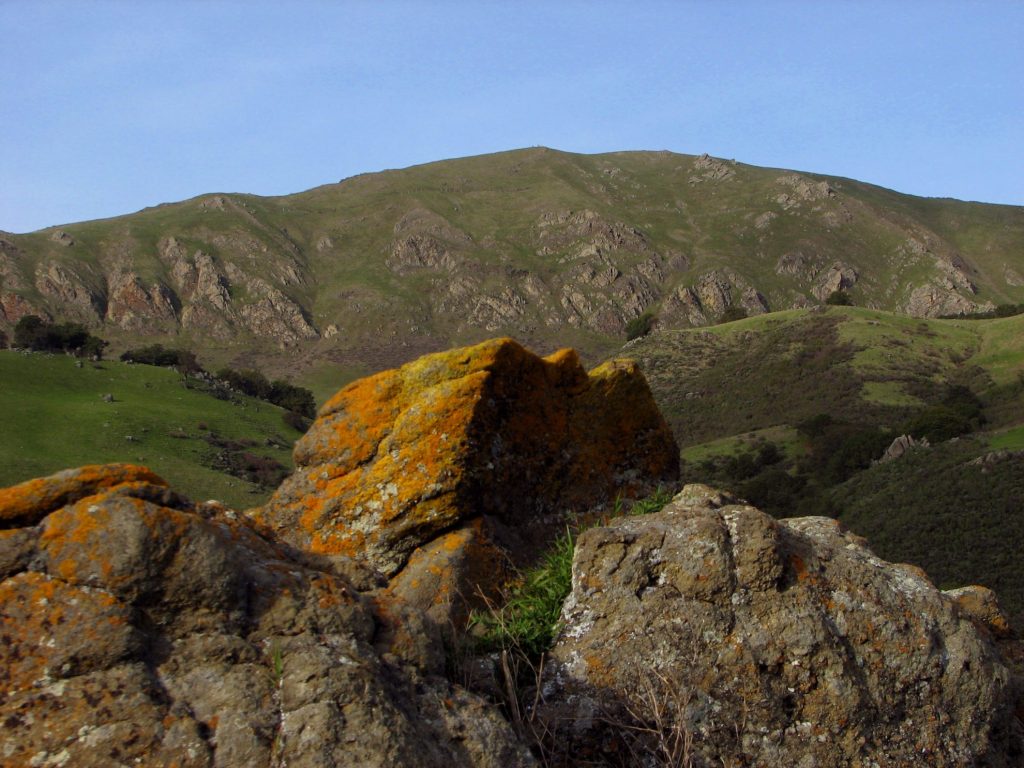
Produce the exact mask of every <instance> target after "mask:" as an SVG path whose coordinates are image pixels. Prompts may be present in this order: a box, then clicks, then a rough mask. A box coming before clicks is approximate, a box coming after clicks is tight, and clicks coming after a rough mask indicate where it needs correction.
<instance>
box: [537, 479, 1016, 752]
mask: <svg viewBox="0 0 1024 768" xmlns="http://www.w3.org/2000/svg"><path fill="white" fill-rule="evenodd" d="M732 501H733V500H731V499H728V498H725V497H723V496H722V495H720V494H718V493H716V492H714V491H712V490H711V489H708V488H705V487H703V486H687V488H685V489H684V491H683V492H682V493H681V494H680V495H679V496H677V497H676V499H675V500H674V501H673V503H672V504H670V505H669V506H668V507H666V508H665V509H664V510H663V511H662V512H660V513H658V514H655V515H650V516H646V517H634V518H622V519H617V520H614V521H612V522H611V523H609V524H608V525H607V526H606V527H601V528H595V529H591V530H589V531H587V532H585V533H583V534H582V535H581V536H580V537H579V541H578V546H577V550H576V555H575V559H574V563H573V588H572V593H571V595H570V596H569V598H568V600H567V601H566V603H565V606H564V609H563V614H562V618H563V621H564V627H563V629H562V631H561V635H560V637H559V639H558V641H557V644H556V646H555V648H554V650H553V652H552V654H551V658H550V660H549V662H548V664H547V666H546V671H545V678H544V684H543V686H542V693H543V698H544V703H543V704H542V705H541V707H540V709H539V712H537V716H538V717H539V719H540V721H541V722H542V723H544V727H543V728H542V729H541V730H544V731H545V732H547V733H548V734H554V737H553V738H549V742H550V744H551V746H550V750H549V751H550V753H551V754H552V762H554V763H556V764H557V763H558V762H559V761H562V762H564V763H565V764H574V763H577V762H579V761H588V760H589V761H593V763H591V762H587V764H588V765H589V764H621V763H622V762H626V763H630V762H633V763H637V762H638V761H639V756H640V755H654V754H659V755H660V756H661V757H662V758H663V759H664V760H666V761H668V762H666V763H665V764H679V765H696V766H712V765H714V766H718V765H734V766H800V767H803V766H807V767H808V768H809V767H810V766H816V767H817V768H831V767H833V766H834V767H835V768H840V767H843V768H845V767H846V766H862V767H863V768H867V766H886V767H889V766H891V767H896V766H901V767H902V766H922V767H923V766H929V767H936V766H975V765H986V766H1005V767H1006V768H1009V766H1020V765H1024V729H1022V724H1021V721H1020V714H1021V712H1024V710H1022V709H1020V708H1019V707H1020V705H1021V703H1022V700H1021V698H1020V688H1019V682H1020V681H1019V679H1015V678H1014V677H1013V676H1012V674H1011V672H1010V671H1009V670H1008V669H1007V667H1006V665H1005V664H1004V662H1003V660H1002V659H1001V657H1000V656H999V654H998V652H997V651H996V650H995V646H994V644H993V634H998V633H1000V632H1002V631H1003V630H1005V629H1006V626H1005V619H1004V618H1001V617H1000V614H999V611H998V607H996V606H995V605H994V602H993V600H992V597H991V593H990V592H988V591H987V590H977V589H975V590H968V591H967V592H963V591H960V592H957V593H954V594H952V595H947V594H944V593H942V592H940V591H939V590H937V589H936V588H935V587H934V586H933V585H932V584H931V582H929V581H928V579H927V577H926V576H925V575H924V574H923V573H922V572H921V571H920V570H919V569H916V568H913V567H911V566H904V565H893V564H890V563H886V562H883V561H881V560H879V559H878V558H877V557H875V556H874V555H873V554H872V553H871V552H870V551H869V550H868V549H867V548H866V546H865V543H864V541H863V540H862V539H860V538H858V537H856V536H853V535H851V534H849V533H846V532H844V531H843V530H842V529H841V528H840V526H839V525H838V524H837V523H836V522H835V521H833V520H831V519H828V518H816V517H810V518H801V519H792V520H782V521H776V520H774V519H772V518H771V517H769V516H768V515H765V514H763V513H761V512H759V511H758V510H756V509H753V508H751V507H748V506H744V505H741V504H737V503H732ZM1015 707H1018V709H1017V713H1016V714H1015V712H1014V708H1015ZM671 760H677V761H678V762H671Z"/></svg>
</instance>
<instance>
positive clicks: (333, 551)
mask: <svg viewBox="0 0 1024 768" xmlns="http://www.w3.org/2000/svg"><path fill="white" fill-rule="evenodd" d="M295 464H296V467H297V470H296V472H295V474H293V475H292V476H291V477H290V478H288V479H287V480H286V481H285V482H284V483H283V484H282V485H281V487H280V488H279V489H278V490H277V492H276V493H275V494H274V496H273V497H272V498H271V500H270V501H269V502H268V503H267V505H266V506H265V507H263V508H262V509H260V510H257V511H255V512H254V514H255V516H256V518H257V519H258V520H259V521H260V522H261V523H263V524H265V525H266V526H267V527H268V528H270V529H271V530H273V531H274V532H275V534H276V535H278V536H280V537H281V538H282V539H284V540H285V541H288V542H289V543H291V544H292V545H293V546H295V547H296V548H298V549H301V550H305V551H310V552H313V553H316V554H319V555H326V556H333V555H338V554H341V555H345V556H348V557H353V558H356V559H357V560H360V561H363V562H365V563H367V564H368V565H371V566H372V567H374V568H376V569H378V570H380V571H381V572H382V573H384V574H385V575H387V576H393V575H394V574H395V573H396V572H398V571H399V570H401V569H402V567H403V566H404V565H405V563H406V561H407V560H408V559H409V557H410V555H411V554H412V553H413V552H414V550H416V549H417V548H418V547H424V546H431V542H434V541H435V540H437V539H442V540H443V541H445V542H447V544H446V545H445V546H446V547H447V548H448V549H449V550H451V549H455V550H461V549H462V548H463V547H469V546H477V545H480V546H486V543H485V542H487V541H493V543H494V544H496V545H497V546H499V547H500V548H501V549H502V550H503V551H505V552H507V553H508V556H509V557H511V558H512V560H513V562H516V563H523V562H526V561H528V560H529V559H530V558H531V557H532V556H534V555H535V553H536V552H537V551H539V549H540V548H541V547H542V546H543V543H544V542H546V541H549V540H550V539H551V536H552V533H553V532H558V531H561V530H563V529H564V526H565V524H566V522H567V521H568V520H571V519H572V516H573V514H579V513H583V512H586V511H587V510H589V509H590V508H592V507H594V506H597V505H602V504H607V503H608V502H609V501H610V500H611V499H613V498H614V497H615V496H616V495H617V494H623V495H625V496H631V497H635V496H638V495H642V494H644V493H648V492H650V491H652V490H654V488H655V487H656V486H657V485H658V484H659V483H671V482H674V481H675V480H676V478H677V476H678V471H679V450H678V448H677V447H676V444H675V439H674V438H673V437H672V433H671V430H670V429H669V427H668V425H667V424H666V423H665V420H664V419H663V418H662V417H661V414H660V413H659V412H658V408H657V406H656V405H655V403H654V399H653V398H652V397H651V393H650V390H649V389H648V387H647V382H646V381H645V380H644V378H643V375H642V374H641V373H640V372H639V370H638V369H637V367H636V365H635V364H634V363H632V362H631V361H625V360H621V361H612V362H609V363H605V364H604V365H602V366H600V367H599V368H597V369H595V370H594V371H591V373H590V374H589V375H588V374H587V372H586V371H585V370H584V369H583V367H582V366H581V365H580V362H579V358H578V357H577V355H576V353H575V352H574V351H572V350H562V351H561V352H558V353H556V354H554V355H551V356H550V357H547V358H539V357H537V356H536V355H534V354H532V353H530V352H528V351H527V350H525V349H524V348H523V347H521V346H520V345H519V344H517V343H516V342H515V341H512V340H511V339H496V340H493V341H489V342H485V343H483V344H479V345H477V346H474V347H468V348H464V349H456V350H452V351H449V352H443V353H438V354H435V355H428V356H426V357H423V358H420V359H419V360H417V361H415V362H413V363H410V364H408V365H406V366H404V367H402V368H400V369H397V370H392V371H384V372H383V373H380V374H377V375H376V376H371V377H369V378H366V379H362V380H360V381H357V382H355V383H353V384H351V385H349V386H348V387H345V388H344V389H342V390H341V391H340V392H338V394H336V395H335V396H334V397H333V398H331V399H330V400H328V401H327V403H325V404H324V406H323V407H322V408H321V409H320V414H319V418H318V419H317V421H316V422H315V423H314V424H313V426H312V427H311V428H310V430H309V432H307V434H306V435H305V436H304V437H303V438H302V439H301V440H299V442H298V443H297V444H296V446H295ZM473 542H476V543H477V544H473Z"/></svg>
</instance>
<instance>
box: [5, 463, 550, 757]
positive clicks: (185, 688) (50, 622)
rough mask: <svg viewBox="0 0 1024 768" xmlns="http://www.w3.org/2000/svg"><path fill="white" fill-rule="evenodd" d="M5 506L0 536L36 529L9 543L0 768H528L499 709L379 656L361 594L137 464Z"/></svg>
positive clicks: (41, 487) (37, 484)
mask: <svg viewBox="0 0 1024 768" xmlns="http://www.w3.org/2000/svg"><path fill="white" fill-rule="evenodd" d="M0 498H2V499H3V500H4V503H5V507H4V508H5V509H6V510H8V511H10V510H13V513H12V514H9V515H7V516H5V517H4V518H2V524H3V525H6V526H10V525H12V524H13V525H19V524H22V523H24V522H26V521H27V522H38V524H37V525H34V526H32V527H22V528H8V529H6V530H3V531H0V533H2V534H3V536H2V537H0V564H3V565H4V570H3V572H2V574H0V575H2V576H3V578H2V580H0V638H2V642H0V722H2V723H3V724H4V727H3V735H2V738H0V763H2V764H3V765H4V766H12V767H14V766H47V765H52V766H59V765H65V766H71V765H73V766H85V767H90V766H97V767H99V766H103V767H104V768H106V767H107V766H128V765H138V764H144V765H154V766H171V765H175V766H180V767H182V768H185V767H191V766H202V767H206V766H228V767H234V766H237V767H238V768H242V767H243V766H245V767H246V768H248V767H249V766H268V767H269V766H277V765H289V766H324V767H325V768H326V767H327V766H341V765H353V766H354V765H359V766H363V765H365V766H382V767H383V766H393V765H403V766H424V767H426V766H430V767H437V768H442V767H444V768H449V767H450V766H495V768H497V766H505V765H512V766H523V765H531V764H532V758H531V757H530V756H529V754H528V753H527V752H526V751H525V750H524V748H523V747H522V746H521V745H520V744H519V743H518V742H517V741H516V739H515V737H514V735H513V733H512V730H511V728H510V727H509V726H508V724H507V723H506V722H505V721H504V720H503V719H502V718H501V717H500V715H499V714H498V713H497V710H496V709H495V708H493V707H492V706H490V705H488V704H486V703H485V702H483V701H482V700H481V699H479V698H477V697H476V696H474V695H472V694H470V693H467V692H466V691H464V690H462V689H460V688H458V687H456V686H453V685H452V684H450V683H449V682H447V681H446V680H443V679H441V678H437V677H429V676H422V675H420V674H418V673H415V672H414V671H412V670H410V669H408V668H406V667H404V666H396V665H393V664H390V663H388V662H387V661H386V660H384V658H382V657H381V656H380V655H379V654H378V652H377V651H376V650H375V648H374V644H375V642H376V635H377V633H378V631H379V626H378V620H377V619H376V618H375V616H374V614H373V611H372V608H371V605H370V603H369V601H367V600H366V599H365V598H364V597H363V596H361V595H360V594H359V593H358V591H357V590H356V589H355V588H354V586H353V585H352V584H350V583H348V582H347V581H346V580H345V579H344V578H342V577H340V576H337V575H335V574H333V573H331V574H329V573H325V572H323V571H320V570H317V569H315V568H312V567H310V566H309V565H308V564H303V563H302V562H299V561H297V560H295V559H294V558H293V557H292V554H291V552H290V550H288V549H287V548H284V547H281V546H279V545H277V544H275V543H273V542H271V541H269V540H267V539H265V538H263V537H262V536H261V535H260V534H258V533H257V532H256V531H255V530H254V529H253V528H252V527H251V526H250V525H249V524H248V523H247V522H246V521H245V519H244V518H243V517H241V516H239V515H237V514H235V513H234V512H232V511H230V510H227V509H224V508H223V507H220V506H218V505H215V504H205V505H194V504H192V503H191V502H190V501H188V500H187V499H185V498H183V497H181V496H179V495H178V494H175V493H174V492H173V491H171V490H170V489H168V488H167V487H166V486H165V485H164V484H163V482H162V481H161V480H160V479H159V478H157V477H156V476H154V475H152V473H150V472H149V471H148V470H145V469H143V468H141V467H123V466H121V467H118V466H114V467H104V468H96V467H92V468H87V469H85V470H78V471H76V472H65V473H61V474H59V475H56V476H54V477H52V478H47V479H43V480H40V481H34V482H32V483H26V484H23V486H21V487H19V488H18V489H5V490H4V491H0ZM31 500H34V503H35V505H36V506H34V507H33V506H32V503H30V501H31ZM12 552H13V553H14V555H13V556H9V555H11V553H12ZM5 553H6V554H5ZM334 570H338V571H340V570H344V569H342V568H336V569H334Z"/></svg>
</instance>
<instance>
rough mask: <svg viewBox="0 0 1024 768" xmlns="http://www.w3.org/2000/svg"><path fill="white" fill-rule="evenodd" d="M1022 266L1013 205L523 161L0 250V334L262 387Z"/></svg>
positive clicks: (701, 167)
mask: <svg viewBox="0 0 1024 768" xmlns="http://www.w3.org/2000/svg"><path fill="white" fill-rule="evenodd" d="M1022 253H1024V211H1022V210H1021V209H1016V208H1010V207H1006V206H977V205H968V204H961V203H956V202H954V201H935V200H920V199H916V198H911V197H907V196H902V195H897V194H896V193H890V192H888V191H885V190H879V189H877V188H872V187H868V186H867V185H862V184H859V183H857V182H853V181H849V180H841V179H823V178H821V177H817V176H811V175H808V174H800V173H792V172H779V171H777V170H771V169H761V168H754V167H751V166H745V165H742V164H740V163H735V162H728V161H723V160H719V159H716V158H711V157H707V156H703V157H687V156H682V155H673V154H671V153H617V154H612V155H598V156H582V155H569V154H565V153H559V152H552V151H549V150H541V149H535V150H524V151H520V152H511V153H505V154H500V155H494V156H489V157H484V158H468V159H465V160H459V161H450V162H445V163H438V164H434V165H432V166H423V167H419V168H413V169H408V170H405V171H395V172H388V173H385V174H376V175H367V176H361V177H357V178H354V179H350V180H346V181H345V182H343V183H340V184H338V185H332V186H328V187H322V188H319V189H316V190H311V191H309V192H306V193H302V194H299V195H292V196H289V197H282V198H266V199H261V198H257V197H254V196H247V195H213V196H207V197H204V198H199V199H196V200H191V201H186V202H184V203H180V204H176V205H173V206H162V207H160V208H159V209H153V210H147V211H142V212H140V213H138V214H133V215H132V216H126V217H122V218H120V219H115V220H111V221H107V222H88V223H84V224H75V225H67V226H65V227H62V228H61V229H59V230H56V229H55V230H48V231H46V232H41V233H34V234H30V235H4V238H3V240H2V242H0V297H2V303H3V306H4V308H5V309H4V314H3V315H2V316H0V323H3V324H5V325H7V326H9V325H11V324H13V322H16V319H17V317H18V316H20V314H19V313H23V312H24V311H25V310H26V309H29V308H31V309H32V310H33V311H35V312H37V313H39V314H43V315H49V316H50V317H53V318H55V319H69V320H78V321H81V322H85V323H87V324H89V325H90V327H91V328H92V329H94V330H96V329H99V330H100V335H104V336H106V337H110V338H111V340H112V341H113V342H114V348H115V349H116V348H117V347H119V346H120V345H121V343H123V344H124V345H126V346H127V345H128V344H135V343H138V341H139V339H138V338H137V337H138V336H139V335H149V336H153V337H161V340H164V339H165V338H166V337H167V336H174V335H176V334H183V335H185V336H187V337H188V339H189V343H190V344H191V345H192V346H194V347H195V348H196V349H195V351H197V352H198V353H200V356H201V357H202V356H203V353H204V351H205V350H206V349H210V350H211V351H214V353H215V354H219V355H222V354H228V353H226V352H224V350H229V351H230V354H231V355H246V356H247V360H250V361H253V360H255V361H259V363H260V364H261V365H262V366H263V367H264V368H266V369H267V370H270V371H271V372H274V373H276V372H278V371H280V372H284V371H288V372H289V373H293V374H294V372H295V371H294V359H295V358H296V357H301V358H302V359H303V361H304V363H305V364H309V365H314V364H316V363H318V362H321V361H325V360H332V361H340V362H345V363H352V364H358V365H361V366H363V367H373V368H379V367H386V366H388V365H398V364H401V363H403V362H407V361H408V360H409V359H411V358H412V357H414V356H415V354H416V352H417V350H423V349H438V348H444V347H447V346H449V345H450V343H451V341H452V340H454V339H458V340H460V341H461V342H468V341H473V340H479V339H483V338H486V337H489V336H492V335H495V334H509V335H515V336H517V337H520V338H526V339H529V340H530V341H531V343H534V344H536V345H537V346H539V347H543V348H545V349H555V348H556V347H557V345H558V343H559V340H560V339H564V338H565V335H566V333H570V334H572V335H571V338H572V340H573V341H574V342H575V343H577V344H578V345H582V351H583V353H584V355H585V356H587V357H590V356H593V357H598V356H606V355H607V354H608V353H610V352H611V350H612V349H613V348H614V347H615V345H616V343H617V342H618V341H620V340H621V339H622V337H623V335H624V330H625V327H626V324H627V323H628V322H629V321H630V320H632V319H634V318H636V317H638V316H640V315H641V314H643V313H644V312H651V313H653V314H656V315H658V317H659V323H660V325H661V327H665V328H671V327H675V326H686V325H705V324H709V323H715V322H718V321H719V319H720V318H721V316H722V315H723V313H724V312H725V311H726V310H727V309H729V308H730V307H733V306H738V307H742V308H743V309H744V310H745V311H746V312H747V313H748V314H756V313H760V312H764V311H768V310H779V309H786V308H790V307H802V306H808V305H811V304H817V303H820V302H822V301H824V299H825V298H827V297H828V295H829V294H830V293H832V292H833V291H836V290H845V291H848V292H850V293H851V295H852V296H853V298H854V301H855V302H856V303H857V304H859V305H863V306H871V307H876V308H881V309H893V310H899V311H905V312H909V313H912V314H917V315H921V316H935V315H938V314H948V313H955V312H967V311H973V310H975V309H983V308H985V307H987V306H990V305H993V304H999V303H1003V302H1006V301H1014V302H1017V301H1022V300H1024V286H1022V283H1024V281H1022V280H1020V279H1018V278H1019V276H1020V274H1022V273H1024V262H1022V261H1021V259H1022V256H1021V254H1022ZM132 275H134V276H135V277H136V278H137V281H138V282H135V280H133V279H132ZM382 341H384V342H385V343H384V344H382V343H381V342H382ZM403 345H404V346H403ZM261 358H263V359H261ZM382 358H383V359H382ZM218 362H219V361H218ZM381 363H383V365H381Z"/></svg>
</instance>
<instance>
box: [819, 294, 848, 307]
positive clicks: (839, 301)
mask: <svg viewBox="0 0 1024 768" xmlns="http://www.w3.org/2000/svg"><path fill="white" fill-rule="evenodd" d="M825 303H826V304H828V305H829V306H832V307H852V306H853V299H852V298H850V294H848V293H847V292H846V291H832V293H830V294H829V295H828V298H827V299H825Z"/></svg>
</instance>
